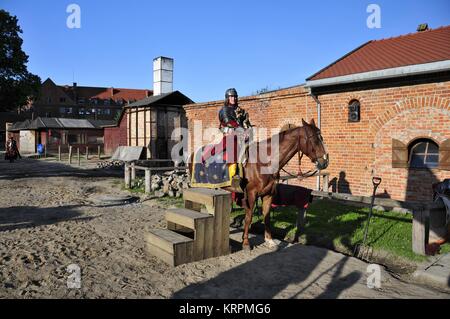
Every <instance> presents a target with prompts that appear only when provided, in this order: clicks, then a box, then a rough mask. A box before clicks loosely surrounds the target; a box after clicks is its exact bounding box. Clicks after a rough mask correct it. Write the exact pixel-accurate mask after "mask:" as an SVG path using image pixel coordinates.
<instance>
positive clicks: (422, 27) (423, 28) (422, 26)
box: [417, 23, 429, 32]
mask: <svg viewBox="0 0 450 319" xmlns="http://www.w3.org/2000/svg"><path fill="white" fill-rule="evenodd" d="M427 30H429V28H428V23H422V24H419V26H418V27H417V32H422V31H427Z"/></svg>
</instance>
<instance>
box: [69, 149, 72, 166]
mask: <svg viewBox="0 0 450 319" xmlns="http://www.w3.org/2000/svg"><path fill="white" fill-rule="evenodd" d="M69 164H72V146H69Z"/></svg>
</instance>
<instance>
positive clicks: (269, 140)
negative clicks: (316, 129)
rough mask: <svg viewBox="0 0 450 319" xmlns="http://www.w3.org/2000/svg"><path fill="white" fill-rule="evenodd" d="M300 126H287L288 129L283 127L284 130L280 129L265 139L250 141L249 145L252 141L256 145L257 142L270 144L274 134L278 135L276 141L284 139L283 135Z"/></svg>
mask: <svg viewBox="0 0 450 319" xmlns="http://www.w3.org/2000/svg"><path fill="white" fill-rule="evenodd" d="M301 127H302V126H296V127H293V128H289V129H285V130H283V129H281V131H280V132H278V133H276V134H274V135H272V136H271V137H269V138H267V139H265V140H262V141H253V142H251V143H250V145H251V144H254V143H256V144H257V145H259V144H271V142H272V138H274V137H275V136H278V141H280V142H281V141H282V140H284V139H285V137H286V135H288V133H289V134H290V133H292V132H293V131H294V130H297V129H299V128H301Z"/></svg>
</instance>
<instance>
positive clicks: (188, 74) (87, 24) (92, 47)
mask: <svg viewBox="0 0 450 319" xmlns="http://www.w3.org/2000/svg"><path fill="white" fill-rule="evenodd" d="M71 3H76V4H78V5H79V6H80V8H81V28H80V29H69V28H68V27H67V26H66V19H67V17H68V16H69V13H66V8H67V6H68V5H69V4H71ZM371 3H375V4H378V5H379V6H380V8H381V28H380V29H370V28H368V27H367V25H366V20H367V17H368V16H369V15H370V13H367V12H366V8H367V6H368V5H369V4H371ZM0 8H2V9H5V10H7V11H9V12H10V13H11V14H13V15H16V16H17V17H18V19H19V24H20V26H21V28H22V29H23V35H22V38H23V39H24V45H23V49H24V50H25V52H26V53H27V54H28V55H29V64H28V67H29V70H30V71H31V72H33V73H35V74H37V75H39V76H40V77H41V78H42V80H45V79H46V78H47V77H51V78H52V79H53V80H54V81H55V82H56V83H57V84H71V83H72V82H73V79H75V82H77V83H78V85H80V86H106V87H110V86H113V87H122V88H148V89H151V88H152V82H153V79H152V77H153V74H152V60H153V58H155V57H157V56H161V55H162V56H168V57H172V58H174V59H175V69H174V89H176V90H180V91H182V92H183V93H184V94H186V95H187V96H189V97H190V98H191V99H193V100H194V101H196V102H202V101H209V100H219V99H222V98H223V94H224V92H225V90H226V89H227V88H228V87H235V88H236V89H237V90H238V92H239V95H241V96H244V95H249V94H252V93H254V92H255V91H257V90H259V89H262V88H265V87H268V88H269V89H277V88H279V87H288V86H292V85H297V84H301V83H304V81H305V79H306V78H307V77H308V76H310V75H312V74H313V73H315V72H316V71H318V70H319V69H321V68H323V67H324V66H326V65H328V64H330V63H331V62H333V61H335V60H336V59H338V58H339V57H341V56H342V55H344V54H345V53H347V52H348V51H350V50H352V49H354V48H355V47H357V46H359V45H361V44H363V43H365V42H366V41H368V40H371V39H381V38H386V37H392V36H396V35H400V34H405V33H410V32H414V31H415V30H416V28H417V25H418V24H419V23H423V22H426V23H428V24H429V26H430V27H431V28H436V27H439V26H443V25H450V14H449V12H450V1H449V0H428V1H422V0H395V1H393V0H383V1H379V0H370V1H363V0H342V1H331V0H329V1H300V0H297V1H293V0H292V1H275V0H271V1H268V0H248V1H245V0H240V1H237V0H231V1H230V0H227V1H217V0H209V1H196V0H191V1H181V0H180V1H175V0H172V1H153V0H152V1H148V0H147V1H143V0H142V1H139V0H129V1H111V0H109V1H108V0H69V1H65V0H58V1H57V0H39V1H36V0H0Z"/></svg>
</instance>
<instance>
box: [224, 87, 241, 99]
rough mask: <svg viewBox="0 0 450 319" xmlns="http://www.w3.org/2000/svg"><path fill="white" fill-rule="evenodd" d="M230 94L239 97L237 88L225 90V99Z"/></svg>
mask: <svg viewBox="0 0 450 319" xmlns="http://www.w3.org/2000/svg"><path fill="white" fill-rule="evenodd" d="M229 96H235V97H238V94H237V91H236V89H235V88H231V89H228V90H227V91H226V92H225V99H228V97H229Z"/></svg>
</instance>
